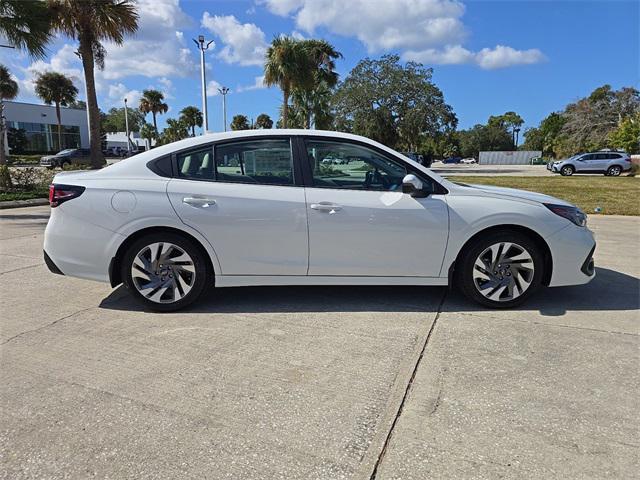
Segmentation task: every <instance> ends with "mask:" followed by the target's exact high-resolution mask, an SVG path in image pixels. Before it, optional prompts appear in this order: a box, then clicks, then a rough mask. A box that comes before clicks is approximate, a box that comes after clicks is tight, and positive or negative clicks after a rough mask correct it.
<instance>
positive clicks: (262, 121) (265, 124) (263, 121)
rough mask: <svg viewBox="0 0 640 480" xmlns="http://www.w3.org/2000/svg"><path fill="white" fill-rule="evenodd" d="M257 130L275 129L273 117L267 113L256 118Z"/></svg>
mask: <svg viewBox="0 0 640 480" xmlns="http://www.w3.org/2000/svg"><path fill="white" fill-rule="evenodd" d="M255 128H266V129H269V128H273V120H271V117H270V116H269V115H267V114H266V113H261V114H260V115H258V118H256V125H255Z"/></svg>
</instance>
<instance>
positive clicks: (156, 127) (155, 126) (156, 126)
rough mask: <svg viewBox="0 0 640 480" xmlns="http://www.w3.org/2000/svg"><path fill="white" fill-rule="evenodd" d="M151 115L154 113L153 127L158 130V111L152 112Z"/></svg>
mask: <svg viewBox="0 0 640 480" xmlns="http://www.w3.org/2000/svg"><path fill="white" fill-rule="evenodd" d="M151 115H153V128H155V129H156V132H157V131H158V125H157V124H156V112H151Z"/></svg>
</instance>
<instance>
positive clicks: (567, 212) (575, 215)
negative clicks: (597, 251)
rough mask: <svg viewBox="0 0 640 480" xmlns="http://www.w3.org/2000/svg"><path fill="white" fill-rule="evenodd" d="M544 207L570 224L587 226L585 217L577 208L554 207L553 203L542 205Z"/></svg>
mask: <svg viewBox="0 0 640 480" xmlns="http://www.w3.org/2000/svg"><path fill="white" fill-rule="evenodd" d="M543 205H544V206H545V207H547V208H548V209H549V210H551V211H552V212H553V213H555V214H556V215H560V216H561V217H564V218H566V219H567V220H569V221H570V222H571V223H574V224H576V225H578V226H579V227H586V226H587V216H586V215H585V213H584V212H583V211H582V210H580V209H579V208H578V207H570V206H568V205H556V204H553V203H544V204H543Z"/></svg>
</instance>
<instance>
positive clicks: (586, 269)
mask: <svg viewBox="0 0 640 480" xmlns="http://www.w3.org/2000/svg"><path fill="white" fill-rule="evenodd" d="M547 244H548V245H549V249H550V250H551V259H552V262H553V267H552V268H553V270H552V273H551V279H550V281H549V286H550V287H563V286H568V285H582V284H585V283H589V282H590V281H591V280H593V278H594V277H595V275H596V272H595V263H594V261H593V253H594V251H595V248H596V241H595V239H594V237H593V232H591V230H589V229H588V228H585V227H578V226H576V225H573V224H571V225H567V226H566V227H565V228H563V229H562V230H560V231H559V232H556V233H555V234H554V235H552V236H551V237H549V238H548V241H547Z"/></svg>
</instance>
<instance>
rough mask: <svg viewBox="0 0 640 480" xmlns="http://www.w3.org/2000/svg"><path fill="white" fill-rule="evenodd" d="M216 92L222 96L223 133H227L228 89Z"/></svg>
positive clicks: (220, 89)
mask: <svg viewBox="0 0 640 480" xmlns="http://www.w3.org/2000/svg"><path fill="white" fill-rule="evenodd" d="M218 91H219V92H220V95H222V121H223V122H224V131H225V132H226V131H227V93H229V88H227V87H222V88H219V89H218Z"/></svg>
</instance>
